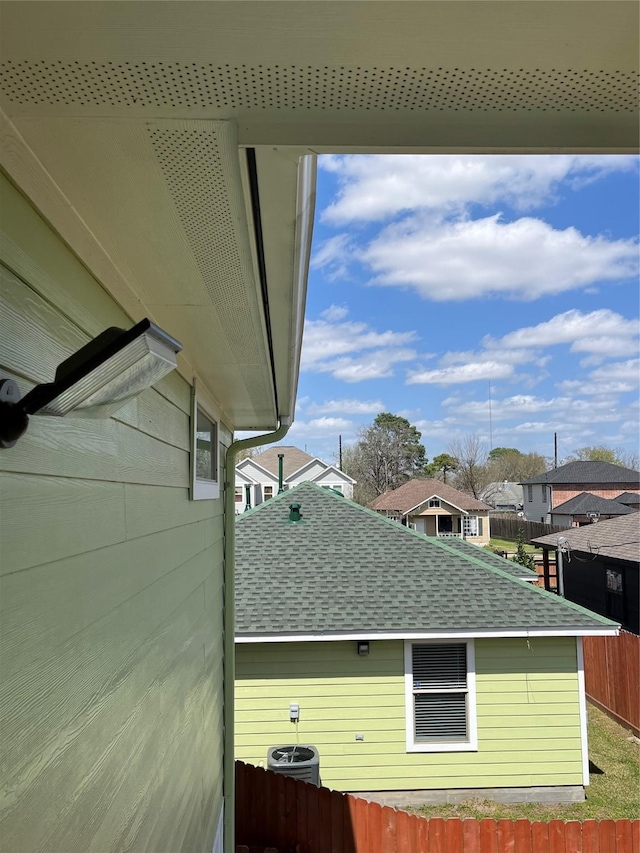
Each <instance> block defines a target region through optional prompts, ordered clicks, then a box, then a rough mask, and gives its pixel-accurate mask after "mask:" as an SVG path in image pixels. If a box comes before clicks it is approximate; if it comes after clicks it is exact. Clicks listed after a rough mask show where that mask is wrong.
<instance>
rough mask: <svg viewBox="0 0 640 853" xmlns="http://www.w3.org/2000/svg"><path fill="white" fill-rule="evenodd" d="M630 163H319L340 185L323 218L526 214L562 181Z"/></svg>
mask: <svg viewBox="0 0 640 853" xmlns="http://www.w3.org/2000/svg"><path fill="white" fill-rule="evenodd" d="M636 164H637V159H636V158H635V157H633V156H625V155H621V156H591V155H587V156H584V155H582V156H580V155H557V154H555V155H549V156H540V155H519V156H514V155H495V154H494V155H454V154H448V155H447V154H445V155H429V156H424V155H401V156H388V155H370V156H362V155H358V156H346V157H336V156H331V157H321V158H320V166H321V168H323V169H325V170H327V171H330V172H333V173H334V174H336V175H337V176H338V178H339V181H340V190H339V192H338V196H337V199H336V200H335V201H334V202H332V204H330V205H329V206H328V207H327V208H326V209H325V211H324V213H323V219H324V220H325V221H327V222H330V223H333V224H338V225H339V224H344V223H348V222H354V221H382V220H384V219H387V218H390V217H393V216H396V215H397V214H399V213H403V212H408V211H418V210H438V211H455V210H461V209H463V208H464V207H466V206H467V205H469V204H484V205H486V204H490V203H496V202H500V201H504V202H507V203H509V204H511V205H513V206H514V207H516V208H520V209H531V208H533V207H535V206H537V205H540V204H542V203H545V202H546V203H548V202H550V201H552V200H553V198H554V196H555V194H556V192H557V189H558V187H559V184H560V182H565V183H566V184H567V185H569V186H575V187H579V186H583V185H584V184H585V183H589V182H591V181H594V180H598V179H599V178H601V177H603V176H604V175H607V174H609V173H610V172H614V171H628V170H631V169H634V168H636Z"/></svg>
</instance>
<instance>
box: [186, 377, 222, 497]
mask: <svg viewBox="0 0 640 853" xmlns="http://www.w3.org/2000/svg"><path fill="white" fill-rule="evenodd" d="M198 410H199V411H200V412H202V414H203V415H204V416H205V417H206V418H207V419H208V420H209V421H211V423H212V425H213V430H214V433H215V435H214V436H213V444H214V445H215V451H216V459H215V470H214V474H215V479H212V480H202V479H200V478H199V477H197V476H196V440H197V435H196V433H197V426H198ZM219 497H220V424H219V423H218V419H217V418H216V417H215V416H214V415H213V414H212V412H211V411H210V410H209V409H208V408H207V407H206V406H205V405H203V404H202V402H200V401H199V400H198V398H197V396H196V393H195V389H194V390H193V393H192V395H191V499H192V500H194V501H207V500H217V499H218V498H219Z"/></svg>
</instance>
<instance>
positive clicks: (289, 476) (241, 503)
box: [235, 446, 356, 513]
mask: <svg viewBox="0 0 640 853" xmlns="http://www.w3.org/2000/svg"><path fill="white" fill-rule="evenodd" d="M280 455H282V485H283V488H284V489H285V490H286V489H291V488H293V487H294V486H297V485H298V484H299V483H307V482H310V483H316V484H317V485H318V486H324V487H325V488H327V489H334V490H335V491H337V492H340V493H341V494H343V495H344V496H345V497H346V498H349V499H350V500H351V499H352V498H353V487H354V484H355V482H356V481H355V480H354V479H353V477H350V476H349V475H348V474H345V473H344V471H341V470H340V469H339V468H337V467H336V466H335V465H329V464H328V463H327V462H323V461H322V459H318V457H316V456H310V455H309V454H308V453H305V451H304V450H299V449H298V448H297V447H291V446H286V447H283V446H275V447H270V448H269V449H268V450H265V451H264V452H263V453H259V454H258V455H257V456H253V457H251V458H249V459H243V460H242V462H240V463H238V465H236V483H235V486H236V497H235V501H236V513H241V512H244V510H245V508H246V506H247V490H248V492H249V503H250V505H251V506H252V507H254V506H258V505H259V504H261V503H263V502H264V501H267V500H269V498H272V497H274V495H277V494H278V488H279V476H280V473H279V465H280V460H279V457H280Z"/></svg>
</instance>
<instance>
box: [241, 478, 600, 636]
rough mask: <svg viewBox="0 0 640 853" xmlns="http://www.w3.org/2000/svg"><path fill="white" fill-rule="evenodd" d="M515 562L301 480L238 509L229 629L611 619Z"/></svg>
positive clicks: (375, 629) (502, 627) (576, 623)
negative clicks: (533, 579)
mask: <svg viewBox="0 0 640 853" xmlns="http://www.w3.org/2000/svg"><path fill="white" fill-rule="evenodd" d="M292 502H298V503H300V504H301V505H302V513H303V521H302V522H301V523H298V524H292V523H291V522H290V521H289V520H288V519H289V504H290V503H292ZM471 549H472V550H471ZM513 570H514V564H513V563H508V562H507V561H506V560H504V561H503V560H502V559H501V558H499V557H497V556H495V555H491V556H490V557H489V556H488V555H486V554H484V553H483V551H482V549H480V548H477V547H476V546H472V545H468V544H467V543H464V542H458V543H456V544H455V545H451V544H449V543H448V542H447V543H445V542H443V541H441V540H438V539H436V538H428V537H426V536H423V535H422V534H420V533H416V532H415V531H412V530H409V529H407V528H406V527H402V526H401V525H399V524H397V523H396V522H393V521H390V520H388V519H385V518H383V517H382V516H380V515H378V514H377V513H375V512H373V511H371V510H368V509H366V508H364V507H361V506H359V505H358V504H355V503H353V502H352V501H349V500H347V499H346V498H343V497H341V496H340V495H337V494H335V493H334V492H332V491H329V490H326V489H322V488H320V487H319V486H316V485H315V484H313V483H302V484H301V485H299V486H297V487H296V488H295V489H291V490H290V491H288V492H286V493H284V494H282V495H279V496H277V497H276V498H273V499H272V500H269V501H267V502H266V503H263V504H261V505H260V506H259V507H257V508H255V509H253V510H251V511H250V512H246V513H243V514H242V515H241V516H239V517H238V518H237V520H236V635H237V636H240V637H242V636H253V637H256V638H258V637H259V636H261V635H270V634H274V633H275V634H278V633H279V634H287V635H295V634H312V635H323V634H339V633H346V632H348V633H371V634H372V635H373V634H375V633H381V632H385V633H397V634H398V636H403V635H404V634H407V633H411V632H418V631H419V632H424V633H429V632H433V633H436V632H445V631H446V632H453V631H478V632H483V631H487V630H499V631H508V630H510V629H511V630H514V631H515V630H518V631H519V630H534V629H550V630H554V629H560V630H561V629H573V630H576V631H577V632H580V631H588V630H598V629H600V630H602V629H604V628H607V627H611V626H612V625H613V624H614V623H612V622H610V621H609V620H607V619H605V618H604V617H601V616H598V615H596V614H593V613H590V612H589V611H587V610H584V609H583V608H581V607H579V606H578V605H575V604H572V603H570V602H567V601H565V600H563V599H559V598H558V597H557V596H555V595H553V594H552V593H548V592H545V591H544V590H541V589H540V588H538V587H534V586H532V585H531V584H529V583H527V582H526V581H523V580H520V579H519V578H518V577H514V575H513V574H512V572H513ZM517 571H518V572H520V571H521V569H520V567H518V568H517Z"/></svg>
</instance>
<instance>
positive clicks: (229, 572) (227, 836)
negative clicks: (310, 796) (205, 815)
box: [223, 418, 291, 853]
mask: <svg viewBox="0 0 640 853" xmlns="http://www.w3.org/2000/svg"><path fill="white" fill-rule="evenodd" d="M290 426H291V418H281V419H280V426H279V427H278V429H277V430H275V432H268V433H263V434H262V435H257V436H255V437H253V438H244V439H240V440H239V441H234V442H233V443H232V444H230V445H229V448H228V450H227V454H226V457H225V484H224V514H225V522H226V523H225V538H224V762H223V769H224V783H223V803H224V851H225V853H235V763H234V728H233V721H234V713H235V696H234V681H235V675H236V661H235V613H234V610H235V577H234V575H235V540H236V536H235V518H236V515H235V489H234V485H235V481H234V473H235V469H236V454H237V452H238V451H239V450H244V449H246V448H249V447H261V446H262V445H263V444H273V442H275V441H280V439H281V438H284V437H285V435H286V434H287V433H288V432H289V427H290Z"/></svg>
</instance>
